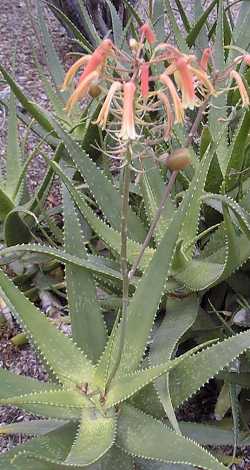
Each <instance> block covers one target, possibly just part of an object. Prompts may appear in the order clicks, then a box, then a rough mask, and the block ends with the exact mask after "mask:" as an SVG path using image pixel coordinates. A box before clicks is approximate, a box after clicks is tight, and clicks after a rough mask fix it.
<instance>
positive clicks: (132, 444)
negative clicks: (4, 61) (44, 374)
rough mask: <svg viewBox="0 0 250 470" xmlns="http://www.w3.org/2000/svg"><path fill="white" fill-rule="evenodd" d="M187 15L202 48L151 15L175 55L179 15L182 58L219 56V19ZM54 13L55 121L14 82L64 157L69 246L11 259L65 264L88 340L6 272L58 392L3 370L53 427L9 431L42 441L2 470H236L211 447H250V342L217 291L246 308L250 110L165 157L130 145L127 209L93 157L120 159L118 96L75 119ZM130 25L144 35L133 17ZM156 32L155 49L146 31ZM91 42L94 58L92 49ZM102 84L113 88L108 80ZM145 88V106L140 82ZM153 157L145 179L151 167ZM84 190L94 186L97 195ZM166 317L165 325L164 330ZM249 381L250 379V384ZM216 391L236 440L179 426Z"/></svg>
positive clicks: (22, 248)
mask: <svg viewBox="0 0 250 470" xmlns="http://www.w3.org/2000/svg"><path fill="white" fill-rule="evenodd" d="M126 3H127V2H126ZM198 3H199V2H197V4H198ZM212 4H213V5H215V4H216V2H212ZM212 4H211V5H212ZM178 5H179V6H178V8H179V10H180V13H181V14H182V17H183V21H184V24H185V25H186V28H187V31H188V32H187V36H186V38H184V37H183V35H182V34H181V32H180V30H179V29H178V26H177V23H176V21H175V18H174V15H173V12H172V9H171V7H170V3H169V2H168V1H165V2H162V1H156V2H154V6H153V5H152V2H149V13H150V14H151V17H150V19H151V20H152V23H155V24H156V28H155V29H156V35H157V37H158V39H159V41H162V40H163V39H164V34H165V33H164V23H162V18H163V19H164V15H163V13H164V12H165V11H166V12H167V15H168V17H169V19H170V21H171V23H172V27H173V30H174V33H175V39H176V42H177V45H178V48H179V49H178V50H181V51H182V52H181V53H180V54H181V58H183V57H184V58H185V54H186V55H187V54H189V52H190V51H189V47H191V46H192V45H193V44H194V45H195V46H196V47H197V49H198V50H199V46H200V44H201V43H202V42H204V33H205V31H204V28H205V23H206V20H207V18H208V15H209V12H210V11H211V9H212V8H213V7H212V6H211V5H210V7H209V8H208V9H207V10H206V11H203V12H202V13H201V15H200V18H199V20H198V21H197V23H196V25H195V26H194V27H193V28H191V26H190V24H189V23H188V19H187V17H186V15H185V11H184V10H183V9H182V8H181V2H178ZM39 8H40V10H39V12H40V15H39V24H40V29H41V31H42V34H43V37H44V41H45V43H46V45H47V49H46V51H47V59H48V62H49V63H50V64H51V69H52V82H54V84H55V85H56V86H55V87H54V88H53V86H52V84H50V83H48V82H47V81H44V83H45V84H46V87H47V90H48V91H49V95H50V98H51V102H52V106H53V109H54V112H53V113H48V112H45V111H44V110H42V109H41V108H40V107H37V106H36V105H35V104H34V103H32V102H31V101H30V100H28V99H27V97H26V96H25V94H24V93H23V92H22V90H21V89H20V88H19V87H18V85H17V84H16V82H15V81H14V80H13V79H12V77H11V75H10V74H9V73H8V72H7V71H6V70H5V69H4V68H3V67H1V68H0V69H1V71H2V74H3V77H4V79H5V80H6V81H7V83H8V84H9V86H10V87H11V89H12V90H13V92H14V93H15V95H16V96H17V98H18V99H19V101H20V102H21V103H22V104H23V106H24V107H25V109H26V110H27V113H29V116H32V117H33V118H35V119H36V121H37V123H38V124H39V127H36V128H34V126H33V129H34V130H36V131H37V132H39V133H40V134H41V133H42V134H43V137H44V138H45V140H46V142H47V143H48V144H49V145H50V146H51V148H52V149H53V150H54V151H55V154H54V155H55V156H54V158H53V159H52V160H49V159H48V158H46V160H47V161H48V165H49V170H48V174H49V175H51V174H52V175H54V174H56V175H58V176H59V177H60V181H61V183H62V195H63V203H62V210H63V218H64V238H63V242H62V243H61V244H60V246H51V245H49V244H45V243H40V244H39V243H27V244H19V245H15V246H9V247H4V248H3V249H2V250H1V252H0V256H1V258H2V260H3V262H6V263H7V261H5V260H8V257H9V256H11V257H13V256H15V257H19V256H24V255H29V254H30V253H36V254H39V255H45V256H46V257H49V258H51V259H53V260H57V262H59V263H61V264H63V265H65V283H64V286H63V287H64V288H65V290H66V294H67V301H68V302H67V305H68V310H69V315H70V320H71V327H72V338H70V337H67V336H65V335H63V334H62V333H61V332H60V331H58V329H57V328H56V326H55V325H53V324H52V322H51V321H50V320H49V319H48V318H46V316H45V315H44V314H42V313H41V312H40V311H39V310H38V309H37V308H36V307H35V306H34V305H33V304H32V303H31V301H30V300H29V299H28V298H27V297H26V296H25V294H24V293H23V292H21V291H20V290H18V288H17V287H15V285H14V282H13V281H12V280H10V279H9V277H7V275H6V274H4V272H3V271H2V270H1V271H0V295H1V297H2V298H3V300H4V302H5V303H6V304H7V306H8V307H9V309H10V310H11V312H12V313H13V315H14V316H15V318H16V320H17V322H18V323H19V325H20V326H21V328H22V329H23V330H24V332H25V333H26V334H27V336H28V337H29V339H30V342H31V343H32V344H33V345H34V347H35V348H36V350H37V353H38V354H39V355H40V357H41V360H42V361H43V363H44V366H45V368H46V369H47V370H48V374H49V379H48V382H45V383H42V382H39V381H37V380H35V379H31V378H27V377H22V376H17V375H15V374H13V373H12V372H10V371H8V370H5V369H1V370H0V378H1V389H0V404H1V405H4V406H10V405H12V406H17V407H19V408H21V409H24V410H25V411H27V412H28V413H31V414H32V415H34V416H38V417H40V418H42V419H32V420H31V421H30V422H23V423H16V424H15V423H13V424H10V425H8V424H3V425H2V426H1V427H0V433H3V434H10V433H23V434H27V435H30V436H36V437H34V438H33V439H32V440H30V441H29V442H28V443H25V444H23V445H21V446H18V447H16V448H14V449H12V450H10V451H9V452H8V453H6V454H4V455H2V456H1V458H0V468H3V469H4V470H8V469H9V468H10V469H16V470H24V469H25V470H26V469H29V468H30V469H31V468H32V469H33V468H35V467H36V468H38V469H39V470H43V469H49V470H50V468H51V469H58V470H59V469H66V468H68V467H70V466H72V467H76V468H82V467H86V468H90V469H93V470H99V469H103V470H105V469H109V470H112V469H121V470H122V469H124V470H125V469H126V470H129V469H131V470H132V469H134V468H139V469H145V470H147V469H152V468H156V469H157V468H161V469H165V468H166V469H167V468H168V465H169V464H177V465H178V466H179V467H180V468H183V466H191V467H197V466H198V467H201V468H205V469H211V470H214V469H223V468H225V466H224V465H223V463H221V462H220V461H219V460H218V459H217V457H216V456H215V455H212V454H210V453H209V452H208V451H207V450H206V449H205V448H204V447H202V445H204V446H207V445H212V446H223V445H232V446H233V447H234V449H236V447H237V446H243V445H247V444H248V443H249V437H248V435H247V433H244V431H241V432H240V428H241V429H244V423H243V426H240V419H239V416H240V411H239V409H240V406H239V400H238V396H239V393H238V392H239V386H241V387H242V388H246V389H247V388H249V383H250V382H249V377H248V375H249V373H248V371H249V366H248V361H249V359H248V349H249V348H250V332H249V330H245V331H242V332H239V330H237V329H236V328H234V327H233V325H232V323H231V322H230V321H227V320H225V319H224V317H223V316H222V315H221V309H219V308H218V309H217V308H215V307H214V306H213V303H212V300H210V299H212V298H213V294H214V292H216V289H223V293H224V294H223V295H224V297H226V298H228V297H229V296H230V294H231V290H230V289H229V287H228V286H229V285H234V286H235V282H236V281H235V278H234V277H233V275H234V276H236V279H237V276H238V275H239V273H241V275H244V271H243V269H242V267H245V265H246V262H247V260H248V259H249V257H250V244H249V236H250V222H249V211H250V207H249V206H250V201H249V193H248V186H249V180H248V174H247V171H245V170H246V169H247V168H246V162H247V158H248V147H249V137H248V133H249V110H248V109H242V106H241V104H240V105H239V106H238V101H239V88H240V85H239V86H238V88H237V89H236V90H229V92H228V90H227V92H226V94H223V93H218V96H216V95H215V96H213V97H212V106H210V108H209V109H207V113H208V117H207V116H205V117H204V119H203V115H202V112H203V111H204V110H205V107H206V105H207V103H206V102H205V107H204V108H200V109H201V112H200V113H199V111H198V114H199V116H198V118H199V120H198V121H196V117H194V116H193V114H192V112H193V111H191V112H189V118H190V119H193V124H194V123H195V127H194V128H193V127H192V130H193V131H194V130H197V125H196V124H197V123H198V124H199V123H200V122H201V121H202V123H203V130H202V132H201V136H200V140H199V142H197V141H196V140H195V139H194V135H193V134H192V132H191V137H190V134H189V135H188V136H186V129H185V127H183V126H180V125H173V128H171V134H169V135H168V136H167V137H168V140H167V142H165V141H164V140H163V139H161V141H160V143H159V142H156V143H155V142H154V141H153V143H152V144H151V145H150V146H149V145H147V146H145V145H144V142H142V141H141V140H142V139H141V140H139V141H136V139H134V138H133V136H132V137H131V135H130V136H129V137H130V138H129V144H131V146H132V148H133V155H135V156H136V157H138V158H134V160H133V165H134V166H133V171H137V173H138V174H139V177H138V180H139V183H138V184H137V185H136V184H135V183H136V181H135V179H133V180H132V181H131V182H130V185H128V182H129V179H128V178H127V176H128V174H129V172H128V168H129V165H127V163H128V162H127V161H125V157H124V154H123V158H124V162H125V170H124V171H123V182H122V191H123V199H122V198H121V197H120V188H119V187H118V186H119V179H118V177H117V176H116V173H119V172H118V171H116V172H115V176H114V175H113V174H112V172H111V171H110V169H109V168H108V166H107V165H106V166H105V165H103V162H102V160H101V159H99V160H97V161H95V159H93V158H92V156H90V155H89V153H90V151H91V148H92V147H91V143H93V141H95V139H99V141H98V142H97V144H98V145H97V147H98V150H99V152H100V153H101V152H102V151H103V154H105V155H106V154H107V149H108V146H109V145H110V141H109V140H108V139H109V137H110V136H109V135H108V131H106V130H105V131H104V132H103V133H101V132H99V131H98V132H97V128H96V124H93V121H94V120H96V118H97V116H98V114H99V113H100V103H101V100H102V99H103V95H102V94H101V95H100V96H98V97H96V98H94V99H93V101H92V102H91V103H90V104H89V105H88V106H87V107H86V109H85V111H84V112H82V111H81V109H80V108H79V107H76V110H73V114H72V116H69V115H68V114H66V113H65V110H64V108H63V107H64V106H65V104H66V102H67V100H68V99H69V95H67V93H66V94H61V95H60V93H59V90H58V88H59V86H61V85H62V83H63V71H62V67H61V64H60V63H59V61H58V58H57V56H56V54H55V51H54V49H53V45H52V43H51V42H50V38H49V35H48V32H47V30H46V27H45V23H44V19H43V15H42V7H41V6H39ZM200 9H201V5H200ZM130 11H131V15H132V17H133V19H134V21H137V19H138V18H137V17H138V15H137V12H136V11H135V10H134V8H133V7H132V6H130ZM199 11H200V10H199ZM225 17H226V19H227V18H228V16H227V15H226V16H225V11H224V9H223V3H222V2H221V1H220V2H219V9H218V21H217V23H216V24H215V25H214V26H212V28H211V29H212V32H211V36H212V37H213V39H214V41H215V48H214V62H215V66H216V67H217V68H218V69H223V70H224V68H225V69H226V72H227V73H229V74H230V72H231V68H230V70H229V69H227V67H231V64H232V63H233V64H234V66H237V65H238V59H237V57H238V54H239V51H238V50H236V51H235V49H234V48H232V49H230V50H229V52H228V54H225V50H224V35H223V33H224V30H223V25H224V23H225ZM112 18H113V21H114V24H115V25H116V29H114V39H115V40H117V41H118V43H119V40H121V37H122V36H121V35H122V34H123V33H122V31H123V30H122V25H121V22H118V20H117V18H116V17H115V15H114V12H113V16H112ZM245 18H248V19H249V18H250V7H249V5H248V6H247V5H246V3H245V2H244V4H242V7H241V10H240V13H239V17H238V25H239V24H240V23H239V22H241V21H242V19H244V22H243V23H244V25H243V26H242V28H241V29H240V30H238V29H237V25H236V27H235V29H234V31H233V33H231V36H230V40H232V42H233V44H235V43H236V44H237V46H238V47H239V48H242V49H244V47H245V42H246V41H245V35H246V31H247V20H246V19H245ZM148 27H149V25H147V28H148ZM140 31H142V29H140ZM142 32H143V34H144V35H145V36H146V35H147V34H148V30H145V28H144V30H143V31H142ZM142 32H141V33H140V34H142ZM75 33H77V32H76V31H75ZM77 34H78V33H77ZM78 37H79V36H78ZM123 38H124V35H123ZM146 38H147V37H146ZM147 39H150V38H149V37H148V38H147ZM84 41H85V42H84V44H86V38H85V39H84ZM139 42H140V38H139ZM141 42H143V41H141ZM148 42H149V43H150V41H148ZM116 44H117V43H116ZM206 45H207V44H206ZM118 46H119V47H121V44H118ZM118 46H117V47H118ZM148 46H149V45H148ZM124 47H125V48H126V47H128V45H125V46H124ZM203 47H204V45H202V48H203ZM148 48H149V47H148ZM147 54H148V55H149V52H148V51H147ZM242 54H243V53H242V52H241V56H240V57H241V63H242V57H246V56H247V57H248V55H247V54H245V53H244V54H243V55H242ZM92 57H93V56H92ZM203 58H204V57H203ZM105 59H106V57H105ZM204 60H205V59H204ZM235 60H236V61H235ZM52 64H53V66H52ZM99 65H100V64H99ZM101 65H102V66H103V63H102V64H101ZM242 68H244V64H243V63H242ZM198 73H199V70H198ZM244 73H245V75H246V76H247V72H246V71H245V70H243V72H242V76H243V75H244ZM97 75H98V78H100V77H99V69H98V72H97ZM161 76H162V75H161ZM197 76H198V75H197ZM197 76H196V78H197ZM239 76H240V77H241V75H239ZM144 77H145V76H144ZM235 77H236V76H234V77H233V76H232V77H231V78H232V79H235ZM237 77H238V75H237ZM85 78H86V77H85ZM94 78H97V76H94ZM163 78H164V77H163ZM116 79H117V75H116ZM163 81H164V80H163ZM166 81H167V80H166V78H165V82H166ZM239 83H240V82H239ZM119 88H120V87H119ZM129 88H130V90H132V91H133V87H131V83H130V87H129ZM244 90H245V85H244ZM106 91H107V90H106ZM124 91H125V90H124ZM144 91H145V88H144ZM224 91H225V90H224ZM241 91H242V90H241ZM244 96H245V95H244ZM245 98H246V96H245ZM246 99H247V98H246ZM216 100H217V101H216ZM61 102H63V106H62V105H61V104H60V103H61ZM68 103H69V102H68ZM226 103H230V106H231V107H232V109H233V111H234V112H233V113H232V114H228V113H227V108H226ZM234 103H235V104H234ZM243 104H244V103H243ZM131 109H132V108H131ZM230 109H231V108H230ZM118 114H119V113H118ZM149 115H150V112H149ZM235 115H236V121H235ZM99 116H100V115H99ZM150 116H151V115H150ZM219 118H220V119H219ZM119 119H120V116H119ZM160 119H162V116H161V118H160ZM152 120H154V116H153V117H152ZM160 122H162V121H160ZM115 124H116V123H115ZM140 124H141V122H140ZM31 127H32V123H31ZM198 127H199V126H198ZM143 133H145V141H147V140H146V139H148V138H149V137H150V138H153V132H152V133H151V131H149V130H148V129H146V130H145V126H144V128H143V131H142V134H143ZM97 135H98V137H96V136H97ZM143 135H144V134H143ZM120 137H121V136H120ZM51 138H52V140H51ZM123 138H124V135H123V136H122V139H123ZM187 138H188V145H187ZM134 140H135V142H134ZM132 141H133V142H132ZM131 142H132V143H131ZM101 145H102V146H101ZM145 147H146V148H145ZM187 147H188V151H187V153H188V157H190V160H191V165H188V166H185V168H177V169H176V168H172V170H173V172H172V173H170V172H169V171H168V169H167V165H165V166H164V168H161V164H162V163H163V164H164V160H161V155H165V154H166V152H167V153H168V155H176V150H177V149H180V148H181V149H183V148H185V149H186V148H187ZM140 157H143V158H141V162H142V164H143V171H142V172H140V167H139V168H137V167H136V165H137V162H139V163H140ZM164 158H165V157H164ZM129 163H131V162H130V161H129ZM130 169H131V168H130ZM176 170H178V174H177V173H176ZM173 175H174V177H173ZM79 180H80V181H81V182H82V181H84V183H85V184H84V188H83V189H82V187H81V185H80V187H79V184H78V183H79ZM165 181H166V182H165ZM169 185H171V188H170V186H169ZM86 186H87V189H86ZM169 188H170V189H171V190H172V192H171V195H170V191H169ZM129 193H130V194H129ZM129 195H130V198H129ZM166 195H167V196H168V199H166V197H165V196H166ZM125 196H126V197H125ZM164 198H165V199H164ZM122 201H123V204H122ZM124 201H125V203H124ZM162 201H163V202H162ZM128 203H130V204H128ZM164 203H165V205H164ZM124 204H125V205H124ZM93 206H94V209H93ZM142 207H143V209H142ZM124 214H125V215H126V217H125V219H126V220H125V222H126V224H125V225H124ZM155 222H157V223H155ZM86 224H88V230H90V231H91V233H93V234H94V235H95V237H98V239H99V240H102V241H103V243H104V244H105V253H104V254H102V253H99V252H98V250H97V249H96V244H95V241H92V240H91V237H90V238H86V237H87V235H86V232H87V231H86V230H85V228H86ZM152 227H153V230H152ZM124 235H125V236H124ZM149 235H150V236H149ZM152 239H153V240H152ZM86 246H87V247H86ZM121 247H122V250H123V251H122V250H121ZM121 267H122V269H121ZM128 267H129V269H130V275H129V273H128ZM239 270H240V271H239ZM131 272H132V275H131ZM235 273H236V274H235ZM124 281H125V282H124ZM96 285H98V286H99V287H100V288H101V289H102V291H103V292H105V293H106V294H107V297H106V300H107V303H108V304H109V306H110V305H111V300H112V299H113V297H112V299H110V298H109V295H110V294H111V295H112V296H114V297H115V301H116V303H115V315H114V316H113V317H112V318H111V319H110V318H109V317H108V315H110V309H109V308H108V313H107V314H106V316H105V317H104V316H103V312H102V309H101V302H100V299H98V297H97V294H96ZM237 289H239V288H238V287H237ZM124 293H125V294H126V295H124ZM239 298H240V297H239V296H238V297H237V299H239ZM241 298H242V297H241ZM109 301H110V303H109ZM219 305H220V304H219ZM208 306H209V307H210V308H212V307H213V309H212V313H213V315H212V314H211V315H210V314H209V313H208V312H207V311H208V310H209V307H208ZM159 310H161V312H163V311H164V314H165V316H164V318H163V320H162V319H161V318H160V316H159V315H158V313H159ZM105 320H107V321H105ZM107 325H108V328H107ZM187 340H189V341H190V342H189V343H188V341H187ZM184 351H186V352H184ZM177 352H178V354H177ZM236 358H239V362H238V364H236V362H235V360H236ZM243 367H245V368H246V372H247V374H246V375H244V374H243V373H241V368H243ZM218 374H219V376H218ZM216 376H218V377H219V380H221V381H222V382H225V383H226V384H227V385H226V386H224V387H222V391H221V393H220V396H219V400H218V403H217V408H218V409H219V411H218V409H217V410H216V412H218V413H217V415H218V416H219V414H221V415H223V413H224V412H225V410H228V409H229V408H230V407H231V408H232V418H233V420H232V421H233V423H232V426H231V427H232V430H228V429H227V428H225V427H221V428H220V427H219V426H216V425H208V424H206V425H203V424H198V423H184V422H182V421H179V420H178V419H177V417H176V411H177V409H178V407H179V406H180V405H182V404H183V403H185V402H186V401H187V400H188V399H189V398H190V397H192V396H193V395H194V394H195V393H196V392H197V391H198V390H200V388H201V387H202V386H203V385H204V384H205V383H207V382H208V381H209V380H210V379H211V378H213V377H216ZM221 410H222V411H221ZM1 466H2V467H1ZM159 466H160V467H159ZM177 468H178V467H177Z"/></svg>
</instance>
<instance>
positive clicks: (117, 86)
mask: <svg viewBox="0 0 250 470" xmlns="http://www.w3.org/2000/svg"><path fill="white" fill-rule="evenodd" d="M121 88H122V84H121V83H120V82H114V83H112V85H111V87H110V90H109V92H108V94H107V96H106V98H105V101H104V103H103V105H102V109H101V111H100V113H99V116H98V118H97V120H96V122H95V124H98V125H99V126H100V127H101V128H102V129H105V127H106V124H107V119H108V114H109V110H110V106H111V102H112V99H113V97H114V95H115V93H116V92H117V91H119V90H121Z"/></svg>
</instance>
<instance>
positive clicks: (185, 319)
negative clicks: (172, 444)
mask: <svg viewBox="0 0 250 470" xmlns="http://www.w3.org/2000/svg"><path fill="white" fill-rule="evenodd" d="M197 313H198V297H197V296H196V295H191V296H190V297H186V298H184V299H171V298H170V299H168V301H167V314H166V317H165V318H164V320H163V322H162V323H161V325H160V327H159V329H158V331H157V333H156V335H155V337H154V341H153V344H152V346H151V348H150V363H151V365H153V366H155V365H156V364H160V363H162V362H163V361H166V359H169V360H170V359H172V357H173V356H174V354H175V352H176V349H177V346H178V342H179V341H180V339H181V337H182V336H183V335H184V333H186V331H188V329H189V328H190V327H191V326H192V324H193V323H194V321H195V319H196V317H197ZM155 388H156V390H157V393H158V396H159V398H160V401H161V403H162V405H163V407H164V410H165V412H166V415H167V417H168V419H169V421H170V423H171V425H172V426H173V428H174V429H175V431H177V432H179V425H178V422H177V419H176V416H175V413H174V409H173V405H172V401H171V396H170V390H169V373H168V374H166V375H163V376H162V377H160V378H159V379H157V380H156V381H155Z"/></svg>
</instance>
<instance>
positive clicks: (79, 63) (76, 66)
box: [61, 55, 91, 92]
mask: <svg viewBox="0 0 250 470" xmlns="http://www.w3.org/2000/svg"><path fill="white" fill-rule="evenodd" d="M90 57H91V56H90V55H85V56H83V57H81V58H80V59H78V60H77V61H76V62H75V63H74V64H73V65H71V67H70V69H69V70H68V72H67V73H66V75H65V78H64V82H63V84H62V87H61V91H62V92H63V91H65V90H66V89H67V88H68V86H69V85H70V83H71V82H72V80H73V78H74V76H75V75H76V73H77V72H78V70H79V68H80V67H82V66H83V65H86V64H87V63H88V62H89V60H90Z"/></svg>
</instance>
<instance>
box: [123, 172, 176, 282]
mask: <svg viewBox="0 0 250 470" xmlns="http://www.w3.org/2000/svg"><path fill="white" fill-rule="evenodd" d="M177 173H178V172H177V171H173V173H172V174H171V177H170V180H169V182H168V184H167V185H166V187H165V191H164V193H163V196H162V199H161V202H160V205H159V207H158V209H157V211H156V214H155V217H154V220H153V222H152V224H151V226H150V228H149V231H148V234H147V236H146V238H145V240H144V242H143V245H142V248H141V251H140V253H139V255H138V257H137V258H136V260H135V262H134V264H133V266H132V268H131V270H130V272H129V275H128V278H129V281H131V279H132V278H133V276H134V274H135V272H136V270H137V268H138V266H139V264H140V261H141V259H142V257H143V255H144V252H145V250H146V248H147V247H148V245H149V243H150V240H151V238H152V236H153V234H154V231H155V229H156V226H157V224H158V222H159V220H160V217H161V214H162V211H163V209H164V207H165V204H166V201H167V199H168V197H169V196H170V194H171V191H172V189H173V186H174V183H175V180H176V176H177Z"/></svg>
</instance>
